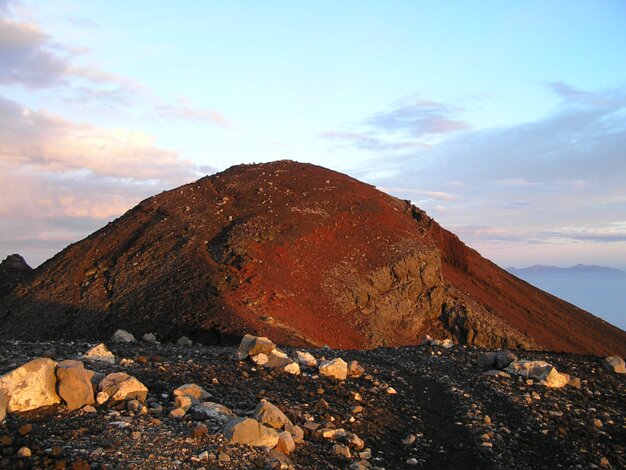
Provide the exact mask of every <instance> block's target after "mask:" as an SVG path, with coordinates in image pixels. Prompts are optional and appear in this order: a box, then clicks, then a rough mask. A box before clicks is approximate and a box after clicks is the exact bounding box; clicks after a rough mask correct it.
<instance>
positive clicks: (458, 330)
mask: <svg viewBox="0 0 626 470" xmlns="http://www.w3.org/2000/svg"><path fill="white" fill-rule="evenodd" d="M446 294H447V295H446V299H447V302H446V303H444V304H443V306H442V310H441V316H440V320H441V322H442V324H443V326H444V328H446V329H447V330H448V331H449V332H450V334H451V335H452V336H453V337H454V338H456V340H457V341H458V342H459V343H461V344H467V345H474V346H479V347H482V348H490V349H536V348H537V344H536V343H535V341H534V340H533V339H532V338H531V337H529V336H528V335H526V334H524V333H521V332H520V331H518V330H517V329H516V328H515V327H513V326H512V325H510V324H507V323H506V322H505V321H504V320H503V319H502V318H500V317H498V316H496V315H494V314H492V313H490V312H488V311H487V310H486V309H485V308H484V307H482V306H480V305H478V304H477V303H476V302H474V301H472V300H471V299H469V298H467V297H464V296H463V295H462V294H461V293H460V292H459V291H457V290H456V289H454V288H453V287H450V288H449V289H448V291H447V293H446Z"/></svg>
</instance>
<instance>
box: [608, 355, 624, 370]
mask: <svg viewBox="0 0 626 470" xmlns="http://www.w3.org/2000/svg"><path fill="white" fill-rule="evenodd" d="M604 367H606V368H607V369H608V370H610V371H611V372H615V373H616V374H626V364H625V363H624V359H622V358H621V357H619V356H609V357H606V358H604Z"/></svg>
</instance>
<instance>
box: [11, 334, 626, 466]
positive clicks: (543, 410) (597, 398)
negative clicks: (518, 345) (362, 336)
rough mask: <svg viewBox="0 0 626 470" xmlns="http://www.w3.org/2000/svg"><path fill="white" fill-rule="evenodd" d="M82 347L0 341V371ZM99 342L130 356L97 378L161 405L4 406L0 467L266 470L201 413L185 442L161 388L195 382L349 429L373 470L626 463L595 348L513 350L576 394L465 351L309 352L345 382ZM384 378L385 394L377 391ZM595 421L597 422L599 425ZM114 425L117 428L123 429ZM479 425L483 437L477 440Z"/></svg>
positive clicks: (301, 459) (325, 444)
mask: <svg viewBox="0 0 626 470" xmlns="http://www.w3.org/2000/svg"><path fill="white" fill-rule="evenodd" d="M87 347H88V344H86V343H83V342H75V343H60V342H57V343H26V342H13V341H0V351H1V355H2V357H0V374H3V373H5V372H7V371H9V370H11V369H12V368H14V367H15V366H17V365H20V364H22V363H24V362H26V361H27V360H28V359H30V358H32V357H35V356H39V355H42V354H47V355H50V356H53V357H55V358H56V359H62V358H73V357H77V356H78V355H79V354H80V353H82V352H84V351H85V350H86V349H87ZM111 349H112V350H113V351H114V353H115V354H116V356H117V357H118V358H131V359H135V362H133V363H130V364H128V365H126V366H119V365H104V364H101V365H98V366H96V369H97V370H99V371H101V372H107V373H108V372H112V371H120V370H123V371H125V372H128V373H130V374H131V375H134V376H136V377H137V378H139V379H140V380H141V381H142V382H143V383H144V384H146V385H147V386H148V388H149V395H148V398H149V401H150V402H153V403H160V404H162V405H163V406H164V407H165V411H164V412H163V413H162V414H158V413H156V414H154V413H153V414H148V415H136V416H133V414H132V413H130V412H127V411H120V412H116V411H113V410H111V409H110V408H107V407H105V406H103V407H99V408H98V410H97V413H91V414H89V413H84V412H82V411H74V412H69V411H67V410H66V409H65V408H64V407H62V406H58V407H50V408H46V409H41V410H37V411H32V412H27V413H22V414H11V415H9V416H8V417H7V420H6V422H5V424H4V425H3V426H1V427H0V439H2V440H1V441H0V442H1V444H0V445H1V446H2V449H1V452H0V467H1V468H13V467H19V466H21V467H22V468H30V467H33V468H55V467H54V466H55V465H57V466H58V467H57V468H63V467H62V464H60V462H63V463H64V464H65V465H66V467H67V468H72V465H75V467H74V468H88V466H84V465H90V466H91V468H111V469H115V468H135V469H150V468H155V469H157V468H158V469H161V468H200V467H205V468H226V469H228V468H229V469H235V468H236V469H242V468H269V467H268V465H271V456H268V455H266V453H265V452H264V451H262V450H258V449H252V448H247V447H244V446H239V445H227V444H225V442H224V440H223V438H222V436H221V433H220V428H219V426H218V425H216V423H214V422H211V421H210V420H209V421H206V424H207V426H208V429H209V432H208V434H206V435H203V436H199V437H193V436H192V428H193V426H194V425H196V424H197V423H195V422H193V421H192V420H191V418H188V417H186V418H185V419H183V420H174V419H170V418H168V417H167V410H168V406H169V404H170V402H171V400H172V395H171V393H172V391H173V389H174V388H176V387H178V386H179V385H181V384H183V383H187V382H195V383H197V384H199V385H202V386H203V387H204V388H206V389H207V390H208V391H209V392H210V393H212V394H213V398H212V400H213V401H215V402H218V403H222V404H224V405H227V406H229V407H231V408H232V409H233V410H235V411H236V412H237V413H238V414H245V413H246V412H248V411H250V410H252V409H253V408H254V407H255V405H256V404H257V403H258V401H259V399H260V398H266V399H268V400H270V401H271V402H272V403H274V404H275V405H277V406H279V407H280V408H281V409H283V410H284V411H285V412H286V413H287V414H288V416H289V417H290V418H291V419H292V420H293V421H294V422H295V423H296V424H300V425H302V424H304V423H305V421H306V420H307V419H313V420H314V422H317V423H320V424H322V425H323V426H325V427H335V428H344V429H346V430H347V431H350V432H354V433H356V434H357V435H358V436H360V437H361V438H362V439H364V441H365V446H366V447H367V448H369V449H371V452H372V457H371V458H370V459H368V460H369V463H370V465H371V466H372V467H373V468H386V469H398V468H425V469H434V468H437V469H528V468H545V469H555V468H564V469H570V468H582V469H587V468H598V467H600V468H624V466H625V465H626V455H625V454H624V443H625V442H626V403H625V402H624V393H625V392H626V382H625V379H626V377H624V376H619V375H617V374H611V373H609V372H608V371H607V370H605V369H604V368H603V367H602V366H601V364H600V359H598V358H595V357H585V356H577V355H570V354H557V353H543V352H527V351H518V352H517V353H518V355H519V356H520V358H523V359H544V360H547V361H548V362H550V363H552V364H554V365H555V366H556V367H557V368H558V370H559V371H561V372H566V373H570V374H572V375H575V376H578V377H580V378H581V379H582V387H581V388H580V389H576V388H572V387H569V386H567V387H565V388H562V389H549V388H546V387H544V386H542V385H539V384H537V383H533V384H532V385H529V384H527V383H526V382H525V381H520V380H518V379H516V378H494V377H486V376H484V375H482V370H480V369H479V368H478V366H477V365H476V363H475V361H476V358H477V357H478V355H479V354H480V353H481V351H479V350H476V349H474V348H467V347H464V346H455V347H453V348H452V349H444V348H440V347H437V346H433V347H406V348H400V349H386V348H383V349H376V350H370V351H337V350H312V353H313V354H314V355H315V356H316V357H317V358H318V359H319V358H320V357H321V356H325V357H327V358H330V357H335V356H340V357H342V358H344V359H346V360H349V359H356V360H358V361H359V362H360V363H361V364H362V365H363V366H364V367H365V374H366V375H364V376H362V377H360V378H349V379H347V380H346V381H343V382H336V381H333V380H331V379H327V378H322V377H317V376H314V375H313V373H314V371H313V370H309V371H307V370H306V369H303V371H304V372H305V374H303V375H301V376H292V375H290V374H286V373H277V372H270V371H268V370H266V369H262V368H256V367H254V364H253V363H251V362H239V361H236V360H235V359H234V354H233V353H234V349H233V348H229V347H193V348H180V347H175V346H169V345H162V346H159V345H147V344H143V343H133V344H129V345H111ZM144 359H145V360H144ZM387 386H391V387H393V388H394V389H395V390H396V391H397V394H388V393H386V391H385V389H386V387H387ZM355 392H357V393H360V394H361V395H362V401H360V402H359V401H355V400H354V393H355ZM355 405H362V406H363V412H362V413H352V412H351V410H352V407H353V406H355ZM487 416H488V417H489V419H487V418H486V417H487ZM351 417H354V418H355V419H354V420H353V422H351V420H350V418H351ZM155 418H156V419H157V420H158V421H156V420H155ZM594 419H598V420H600V422H601V423H600V427H598V425H597V423H596V424H594ZM120 422H126V423H128V426H127V427H126V428H123V429H122V428H120V427H119V423H120ZM114 423H118V424H114ZM24 424H32V431H31V432H30V433H28V434H27V435H25V436H22V435H20V434H19V432H18V428H19V427H20V426H22V425H24ZM133 433H135V434H133ZM410 434H412V435H413V436H415V441H414V442H413V443H411V444H403V443H402V439H403V438H405V437H406V436H408V435H410ZM484 434H488V435H489V437H488V438H483V437H482V436H483V435H484ZM484 439H487V441H484ZM483 442H489V443H491V444H492V447H485V446H484V445H483ZM333 444H334V442H333V441H331V440H329V439H325V438H323V437H321V436H316V435H308V436H307V437H306V441H305V442H304V443H303V444H300V445H298V446H297V449H296V451H295V453H294V454H292V456H291V461H292V464H293V465H294V466H295V468H302V469H319V468H338V469H339V468H341V469H343V468H348V467H349V466H350V464H351V463H353V462H356V461H357V459H355V458H353V459H350V460H349V459H345V458H342V457H338V456H335V455H334V454H333V452H332V447H333ZM22 446H27V447H29V448H30V449H31V451H32V454H33V456H32V457H31V458H30V459H21V460H20V459H18V458H17V457H16V452H17V450H18V449H19V448H20V447H22ZM55 448H56V449H55ZM204 451H208V460H204V461H201V460H199V459H198V456H199V455H200V454H201V453H202V452H204ZM57 454H58V455H57ZM220 455H221V458H222V460H220ZM226 458H228V459H229V461H225V459H226ZM603 458H605V459H607V461H606V462H605V461H602V459H603ZM410 459H415V460H413V461H411V460H410ZM601 462H602V463H601ZM607 462H608V466H607ZM79 465H83V466H79Z"/></svg>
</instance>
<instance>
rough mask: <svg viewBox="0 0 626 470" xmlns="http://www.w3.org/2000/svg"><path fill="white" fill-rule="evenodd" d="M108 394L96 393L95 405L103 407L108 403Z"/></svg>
mask: <svg viewBox="0 0 626 470" xmlns="http://www.w3.org/2000/svg"><path fill="white" fill-rule="evenodd" d="M109 398H111V397H110V396H109V394H108V393H107V392H98V394H97V395H96V403H97V404H98V405H104V404H105V403H106V402H107V401H109Z"/></svg>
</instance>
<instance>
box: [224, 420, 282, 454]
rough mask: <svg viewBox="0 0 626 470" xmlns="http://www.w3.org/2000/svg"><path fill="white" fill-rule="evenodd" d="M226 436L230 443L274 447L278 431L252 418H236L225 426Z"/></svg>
mask: <svg viewBox="0 0 626 470" xmlns="http://www.w3.org/2000/svg"><path fill="white" fill-rule="evenodd" d="M224 437H225V438H226V440H227V441H228V443H230V444H247V445H249V446H253V447H261V446H264V447H269V448H270V449H272V448H274V447H275V446H276V444H278V433H277V432H276V431H275V430H274V429H272V428H268V427H267V426H263V425H262V424H261V423H259V422H258V421H257V420H255V419H252V418H235V419H233V420H231V421H229V422H228V423H227V424H226V426H224Z"/></svg>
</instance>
